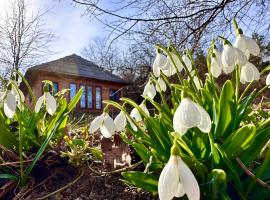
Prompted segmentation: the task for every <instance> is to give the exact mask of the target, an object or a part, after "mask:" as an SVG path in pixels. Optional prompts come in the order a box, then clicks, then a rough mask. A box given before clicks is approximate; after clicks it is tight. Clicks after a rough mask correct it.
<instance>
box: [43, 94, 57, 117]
mask: <svg viewBox="0 0 270 200" xmlns="http://www.w3.org/2000/svg"><path fill="white" fill-rule="evenodd" d="M44 95H45V102H46V109H47V111H48V113H49V114H50V115H53V114H54V113H55V111H56V108H57V106H56V100H55V99H54V97H53V96H52V95H51V94H50V93H49V92H45V93H44Z"/></svg>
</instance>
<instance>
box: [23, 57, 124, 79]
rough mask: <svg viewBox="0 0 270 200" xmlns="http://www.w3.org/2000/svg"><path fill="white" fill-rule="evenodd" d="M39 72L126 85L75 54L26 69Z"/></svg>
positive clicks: (116, 77)
mask: <svg viewBox="0 0 270 200" xmlns="http://www.w3.org/2000/svg"><path fill="white" fill-rule="evenodd" d="M33 70H40V71H47V72H55V73H58V74H65V75H73V76H81V77H87V78H93V79H98V80H104V81H112V82H120V83H127V81H125V80H123V79H121V78H120V77H118V76H116V75H114V74H112V73H111V72H109V71H107V70H104V69H103V68H101V67H99V66H97V65H96V64H95V63H93V62H91V61H89V60H86V59H84V58H82V57H80V56H78V55H76V54H72V55H70V56H66V57H63V58H60V59H58V60H54V61H51V62H47V63H43V64H40V65H36V66H34V67H30V68H28V70H27V71H33Z"/></svg>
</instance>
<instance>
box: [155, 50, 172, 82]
mask: <svg viewBox="0 0 270 200" xmlns="http://www.w3.org/2000/svg"><path fill="white" fill-rule="evenodd" d="M167 61H168V59H167V57H166V56H164V55H163V54H161V53H158V52H157V56H156V58H155V60H154V63H153V73H154V75H155V76H156V77H159V76H160V70H161V69H162V68H164V65H165V64H166V63H167Z"/></svg>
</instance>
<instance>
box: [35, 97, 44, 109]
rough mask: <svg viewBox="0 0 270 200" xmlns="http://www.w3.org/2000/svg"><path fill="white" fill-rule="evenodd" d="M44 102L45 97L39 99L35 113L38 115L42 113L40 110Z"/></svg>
mask: <svg viewBox="0 0 270 200" xmlns="http://www.w3.org/2000/svg"><path fill="white" fill-rule="evenodd" d="M43 102H44V95H42V96H41V97H39V98H38V100H37V102H36V105H35V112H36V113H38V112H39V111H40V108H41V106H42V104H43Z"/></svg>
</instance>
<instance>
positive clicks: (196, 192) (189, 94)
mask: <svg viewBox="0 0 270 200" xmlns="http://www.w3.org/2000/svg"><path fill="white" fill-rule="evenodd" d="M234 26H235V30H236V38H235V42H234V43H233V44H232V43H230V42H229V41H228V40H227V39H225V38H223V37H219V39H217V40H220V41H221V42H222V43H223V49H218V48H217V47H216V45H215V43H214V40H213V42H212V45H211V47H210V49H209V52H208V55H207V66H208V73H207V74H205V77H200V76H199V73H198V69H197V68H196V66H195V65H194V60H193V57H192V55H191V53H190V52H189V51H188V50H185V51H184V52H182V53H179V52H178V51H177V50H176V49H175V47H173V46H172V45H169V46H168V47H164V46H161V45H157V46H156V49H157V51H156V52H157V54H156V58H155V60H154V63H153V72H152V73H151V74H150V78H149V81H148V83H147V84H146V85H145V88H144V92H143V94H142V96H143V97H144V100H143V102H142V103H141V104H140V105H137V104H136V103H135V102H134V101H132V100H131V99H128V98H122V99H121V101H122V103H117V102H113V101H105V102H104V103H106V104H107V106H114V107H116V108H118V109H119V111H120V113H119V115H117V116H116V118H115V119H112V118H111V117H110V115H109V114H108V113H109V112H108V107H105V109H104V112H103V114H102V115H100V116H98V117H96V118H95V119H94V120H93V121H92V123H91V126H90V133H91V134H93V133H94V132H95V131H97V130H100V132H101V134H102V135H103V136H104V137H107V138H110V137H111V136H112V135H113V134H120V135H121V137H122V139H123V140H124V141H125V142H126V143H128V144H129V145H131V146H132V147H133V148H134V149H135V150H136V152H137V153H138V155H139V156H140V157H141V159H142V161H143V164H144V166H145V170H144V171H143V172H142V171H128V172H123V173H122V175H123V178H124V182H125V183H127V184H129V185H132V186H135V187H138V188H143V189H145V190H147V191H150V192H152V193H153V194H158V196H159V198H160V199H161V200H170V199H173V198H174V197H179V198H180V197H183V198H184V199H186V198H188V199H189V200H199V199H218V200H220V199H268V198H270V190H269V188H270V185H268V182H269V181H270V176H269V168H270V162H269V161H270V160H269V159H270V152H269V151H268V149H267V152H265V157H264V158H263V159H261V158H260V159H259V156H260V153H261V151H262V150H263V149H265V148H264V147H265V145H266V144H267V142H268V141H269V139H270V119H269V118H267V119H265V118H262V119H261V121H258V122H257V123H256V124H254V123H252V121H251V122H250V123H246V121H244V119H245V118H246V116H247V115H249V114H250V112H251V111H252V109H251V106H252V103H253V102H254V100H255V99H256V98H257V97H259V96H260V95H261V94H262V93H263V92H264V91H266V90H268V86H269V84H270V76H269V75H268V76H267V78H266V84H265V86H264V87H263V88H261V89H254V90H252V89H251V88H252V87H251V86H252V85H253V84H255V83H256V82H257V81H258V80H259V79H260V77H261V76H262V75H263V74H264V73H265V72H267V71H268V70H269V69H270V67H267V68H265V69H264V70H263V71H261V72H259V70H258V69H257V67H256V66H254V65H253V64H252V63H250V62H249V57H250V55H253V56H259V55H260V49H259V46H258V45H257V43H256V41H255V40H253V39H252V38H250V37H248V36H246V35H245V34H244V33H243V31H242V30H241V29H240V28H239V27H238V25H237V23H236V21H234ZM222 73H224V74H230V75H231V77H232V78H231V79H228V80H226V82H225V83H224V84H223V85H222V86H219V85H218V84H217V82H216V80H217V79H218V78H219V76H220V75H221V74H222ZM171 76H176V77H178V83H171V82H170V77H171ZM203 80H204V81H203ZM241 84H244V85H245V87H246V88H245V90H244V91H243V92H240V90H239V87H240V85H241ZM165 92H166V93H165ZM166 94H167V95H168V94H169V95H170V96H169V98H168V96H166ZM157 95H159V96H160V99H161V102H157V101H155V97H156V96H157ZM149 104H151V106H152V107H154V108H155V113H154V114H152V113H150V112H149V111H148V108H147V105H149ZM170 105H171V106H170ZM127 106H131V107H133V110H132V111H131V113H128V112H127V110H126V108H127ZM243 122H244V123H243Z"/></svg>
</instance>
